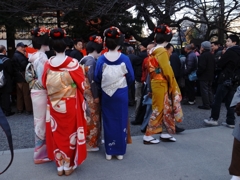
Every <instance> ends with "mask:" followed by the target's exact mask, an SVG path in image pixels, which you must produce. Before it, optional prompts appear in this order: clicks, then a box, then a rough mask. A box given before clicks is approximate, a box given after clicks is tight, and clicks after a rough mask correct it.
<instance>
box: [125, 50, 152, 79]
mask: <svg viewBox="0 0 240 180" xmlns="http://www.w3.org/2000/svg"><path fill="white" fill-rule="evenodd" d="M133 55H134V54H132V55H131V56H133ZM147 56H148V54H147V50H144V51H141V52H139V53H138V55H137V57H134V58H133V59H132V60H131V58H132V57H130V56H128V57H129V58H130V60H131V61H132V66H133V70H134V76H135V80H136V81H137V82H141V78H142V63H143V61H144V59H145V58H146V57H147Z"/></svg>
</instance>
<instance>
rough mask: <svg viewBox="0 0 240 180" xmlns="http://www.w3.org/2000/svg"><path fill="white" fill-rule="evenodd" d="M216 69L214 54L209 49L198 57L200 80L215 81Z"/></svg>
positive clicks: (198, 75)
mask: <svg viewBox="0 0 240 180" xmlns="http://www.w3.org/2000/svg"><path fill="white" fill-rule="evenodd" d="M214 71H215V58H214V55H213V54H212V53H211V52H210V51H209V50H208V51H206V50H205V51H204V52H203V53H202V54H201V55H200V56H199V59H198V69H197V77H198V80H200V81H213V79H214Z"/></svg>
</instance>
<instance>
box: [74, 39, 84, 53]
mask: <svg viewBox="0 0 240 180" xmlns="http://www.w3.org/2000/svg"><path fill="white" fill-rule="evenodd" d="M73 44H74V49H76V50H79V51H81V50H82V48H83V42H82V40H81V39H75V40H74V41H73Z"/></svg>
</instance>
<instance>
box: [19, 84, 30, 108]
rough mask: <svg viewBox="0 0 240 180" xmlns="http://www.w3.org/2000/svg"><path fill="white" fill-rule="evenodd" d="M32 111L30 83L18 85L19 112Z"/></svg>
mask: <svg viewBox="0 0 240 180" xmlns="http://www.w3.org/2000/svg"><path fill="white" fill-rule="evenodd" d="M24 107H25V109H26V111H28V112H31V111H32V100H31V96H30V90H29V84H28V83H17V110H18V111H23V109H24Z"/></svg>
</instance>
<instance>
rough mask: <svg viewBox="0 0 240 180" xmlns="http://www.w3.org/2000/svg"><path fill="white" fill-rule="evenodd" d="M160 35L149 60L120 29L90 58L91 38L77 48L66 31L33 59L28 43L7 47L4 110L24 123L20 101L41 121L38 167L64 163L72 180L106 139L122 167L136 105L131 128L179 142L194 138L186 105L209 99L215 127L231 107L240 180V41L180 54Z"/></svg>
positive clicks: (97, 39) (36, 39) (150, 43)
mask: <svg viewBox="0 0 240 180" xmlns="http://www.w3.org/2000/svg"><path fill="white" fill-rule="evenodd" d="M154 34H155V36H154V39H150V38H147V39H145V40H144V41H142V42H141V44H140V45H139V50H140V51H139V53H136V52H135V49H134V48H133V47H132V46H131V45H129V46H127V48H126V51H125V52H124V51H123V44H124V35H123V34H122V33H121V32H120V30H119V29H118V28H116V27H110V28H107V29H106V30H105V31H104V33H103V37H104V40H103V39H102V38H101V36H97V35H92V36H90V37H89V41H88V42H87V43H86V46H85V51H83V41H82V40H80V39H76V40H74V41H72V40H71V39H70V38H69V37H66V33H65V31H64V30H62V29H61V28H55V29H52V30H51V31H49V30H48V29H46V28H44V27H41V28H36V29H34V30H33V31H32V35H33V39H32V45H33V48H34V49H35V52H34V53H32V54H30V53H26V46H25V45H24V44H23V43H22V42H20V43H18V44H17V45H16V51H15V53H14V55H13V57H12V58H11V59H10V58H8V57H7V55H6V54H7V51H6V47H4V46H3V45H0V59H1V60H2V63H1V64H0V70H3V71H4V76H5V79H6V84H5V85H4V86H3V87H2V88H0V93H1V108H2V110H3V113H4V114H5V116H12V115H14V114H15V112H13V111H12V109H11V103H12V101H13V100H14V97H16V108H17V113H18V114H22V113H26V114H28V115H31V114H32V113H33V117H34V131H35V150H34V163H36V164H41V163H45V162H49V161H55V162H56V166H57V174H58V175H59V176H62V175H63V174H65V175H70V174H71V173H72V172H73V171H74V169H76V167H77V166H78V165H80V164H81V163H82V162H83V161H84V160H85V159H86V157H87V151H98V150H99V147H100V144H101V142H102V139H103V140H104V145H105V153H106V154H105V156H106V159H107V160H111V159H112V157H113V156H115V157H116V158H117V159H119V160H122V159H123V157H124V154H125V153H126V148H127V143H128V140H129V132H130V129H129V122H128V121H129V118H128V106H135V107H136V108H135V113H134V114H133V115H132V116H133V117H134V118H135V119H134V121H132V122H131V124H132V125H141V131H142V132H143V133H144V136H143V144H158V143H159V142H160V141H166V142H175V141H176V138H175V137H173V135H174V134H175V133H180V132H183V131H184V128H180V127H178V126H177V125H176V123H181V122H182V120H183V112H182V108H181V106H182V105H194V104H195V103H196V102H195V96H196V94H197V93H200V94H201V98H202V104H201V105H199V106H198V108H199V109H202V110H211V114H210V117H209V118H207V119H204V122H205V123H206V125H213V126H215V125H218V118H219V113H220V107H221V103H222V102H224V103H225V106H226V108H227V115H226V122H224V125H225V126H227V127H230V128H234V127H235V130H234V137H235V139H234V146H233V159H232V163H231V166H230V169H229V172H230V174H232V175H234V176H233V179H234V178H235V179H240V174H239V172H240V170H239V167H240V165H239V162H240V160H239V158H240V155H239V154H240V152H239V146H240V140H239V135H240V132H239V121H235V116H234V108H232V107H236V109H237V113H238V114H239V106H240V105H239V104H238V103H240V100H239V101H238V99H237V98H239V97H238V95H239V94H237V93H236V94H235V96H236V97H234V93H235V92H236V82H233V81H232V77H233V75H234V72H235V70H236V68H238V67H239V65H240V63H239V60H240V47H239V46H238V44H239V37H238V36H236V35H229V36H228V38H227V40H226V48H223V47H221V46H220V44H219V43H218V42H209V41H203V42H202V43H201V44H200V46H199V48H198V47H197V45H195V44H187V45H186V46H185V47H184V48H183V49H182V51H181V54H180V55H179V54H178V53H177V51H176V50H175V49H174V46H173V45H172V44H170V43H169V42H170V41H171V38H172V32H171V29H170V28H169V27H168V26H167V25H163V24H162V25H158V26H157V27H156V28H155V29H154ZM49 46H51V48H52V51H50V49H49ZM190 76H191V78H190ZM193 77H194V78H195V79H193ZM13 92H14V93H15V94H14V93H13ZM237 92H238V91H237ZM238 93H239V92H238ZM182 99H183V100H182ZM231 102H232V104H231ZM234 102H235V103H234ZM102 127H103V129H102ZM102 131H103V135H104V137H101V135H102ZM63 132H64V133H63ZM154 134H160V137H159V139H156V138H154V137H153V135H154Z"/></svg>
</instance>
